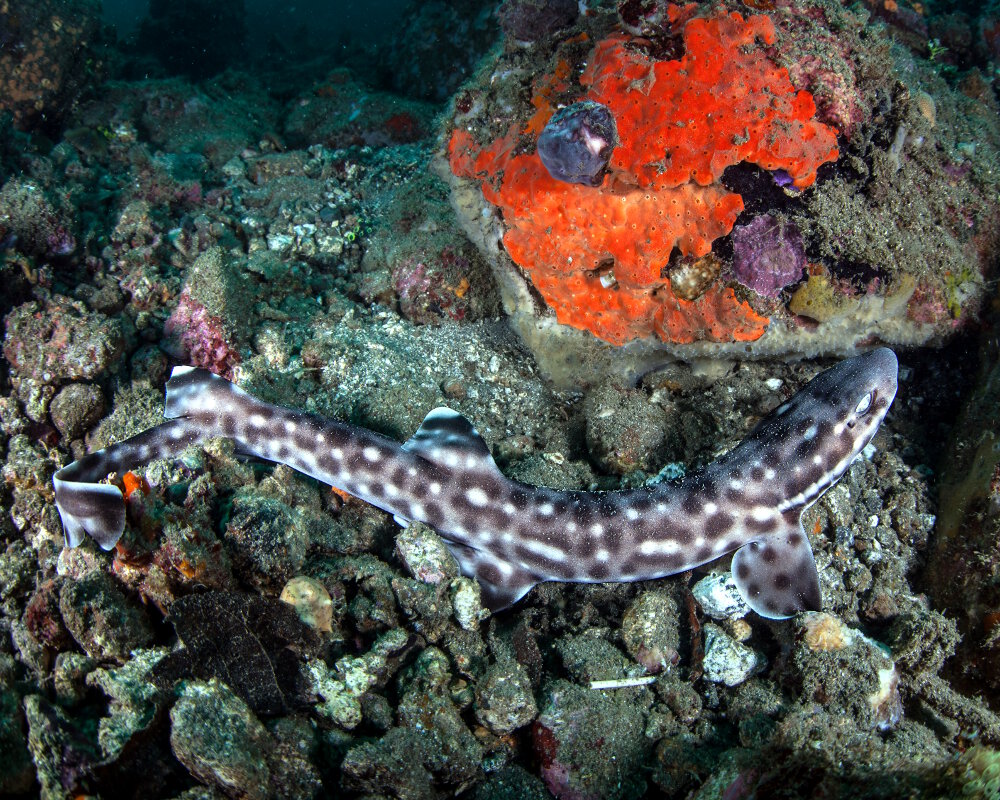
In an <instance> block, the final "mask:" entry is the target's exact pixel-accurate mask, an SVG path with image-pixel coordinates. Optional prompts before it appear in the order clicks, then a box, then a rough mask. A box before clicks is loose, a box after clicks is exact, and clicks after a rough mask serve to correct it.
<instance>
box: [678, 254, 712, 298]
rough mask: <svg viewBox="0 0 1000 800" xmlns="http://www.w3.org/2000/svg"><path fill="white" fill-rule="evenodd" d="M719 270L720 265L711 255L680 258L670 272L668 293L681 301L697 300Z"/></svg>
mask: <svg viewBox="0 0 1000 800" xmlns="http://www.w3.org/2000/svg"><path fill="white" fill-rule="evenodd" d="M721 270H722V264H721V263H720V262H719V259H717V258H716V257H715V256H714V255H713V254H712V253H709V254H708V255H707V256H702V257H701V258H694V259H691V258H682V259H681V260H680V261H679V262H678V263H677V265H676V266H674V267H673V268H671V270H670V291H672V292H673V293H674V294H675V295H677V297H680V298H681V299H682V300H697V299H698V298H699V297H701V296H702V295H703V294H704V293H705V290H706V289H708V287H709V286H711V285H712V284H713V283H714V282H715V279H716V278H717V277H719V272H720V271H721Z"/></svg>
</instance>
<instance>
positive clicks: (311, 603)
mask: <svg viewBox="0 0 1000 800" xmlns="http://www.w3.org/2000/svg"><path fill="white" fill-rule="evenodd" d="M279 599H280V600H281V601H282V602H284V603H288V605H290V606H292V607H293V608H294V609H295V613H296V614H298V615H299V619H300V620H302V621H303V622H304V623H305V624H306V625H308V626H310V627H311V628H315V629H316V630H318V631H320V632H321V633H330V632H331V631H332V630H333V600H331V599H330V593H329V592H328V591H327V590H326V587H325V586H324V585H323V584H322V583H320V582H319V581H318V580H316V579H315V578H310V577H309V576H308V575H299V576H297V577H295V578H292V579H291V580H290V581H289V582H288V583H286V584H285V588H284V589H282V590H281V597H280V598H279Z"/></svg>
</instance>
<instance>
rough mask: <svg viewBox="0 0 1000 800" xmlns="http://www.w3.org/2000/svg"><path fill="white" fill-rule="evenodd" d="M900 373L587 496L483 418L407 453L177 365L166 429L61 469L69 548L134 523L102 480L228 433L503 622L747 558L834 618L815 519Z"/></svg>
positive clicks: (747, 577)
mask: <svg viewBox="0 0 1000 800" xmlns="http://www.w3.org/2000/svg"><path fill="white" fill-rule="evenodd" d="M897 373H898V364H897V360H896V356H895V354H894V353H893V352H892V351H891V350H889V349H887V348H878V349H876V350H872V351H870V352H868V353H864V354H862V355H859V356H855V357H854V358H849V359H846V360H844V361H841V362H840V363H838V364H836V365H835V366H833V367H831V368H830V369H828V370H826V371H825V372H822V373H820V374H819V375H817V376H816V377H815V378H814V379H813V380H812V381H811V382H810V383H809V384H807V385H806V386H805V387H804V388H803V389H802V390H801V391H799V392H798V393H797V394H795V395H793V396H792V397H791V398H790V399H789V400H788V401H786V402H785V403H783V404H782V405H781V406H779V407H778V408H777V409H775V410H774V411H773V412H772V413H771V414H769V415H768V416H767V417H765V418H764V419H763V420H762V421H761V422H760V423H759V424H758V425H757V426H756V428H754V429H753V430H752V431H751V432H750V433H749V434H748V435H747V437H746V438H745V439H744V440H743V441H742V442H741V443H740V444H739V445H737V446H736V447H735V448H734V449H732V450H730V451H729V452H728V453H726V454H725V455H723V456H721V457H720V458H719V459H717V460H716V461H714V462H712V463H711V464H709V465H708V466H706V467H705V468H704V469H702V470H699V471H697V472H693V473H691V474H689V475H687V476H686V477H685V478H683V479H682V480H680V481H679V482H675V483H661V484H657V485H654V486H645V487H641V488H637V489H627V490H620V491H606V492H586V491H564V490H556V489H549V488H546V487H542V486H531V485H527V484H523V483H520V482H518V481H515V480H512V479H510V478H507V477H505V476H504V475H503V474H502V473H501V472H500V469H499V468H498V467H497V465H496V463H495V462H494V460H493V457H492V456H491V454H490V451H489V448H488V447H487V445H486V443H485V441H483V439H482V438H481V437H480V436H479V434H478V433H477V432H476V430H475V428H474V427H473V426H472V424H471V423H470V422H469V421H468V420H467V419H465V417H463V416H461V415H460V414H458V413H457V412H455V411H452V410H451V409H448V408H437V409H434V410H433V411H431V412H430V413H429V414H428V415H427V417H426V418H425V419H424V421H423V423H422V424H421V425H420V427H419V428H418V429H417V431H416V433H414V435H413V436H412V437H411V438H410V439H409V440H408V441H407V442H405V443H404V444H402V445H400V444H399V443H398V442H395V441H393V440H392V439H389V438H387V437H384V436H381V435H380V434H377V433H374V432H372V431H369V430H366V429H364V428H359V427H355V426H351V425H347V424H345V423H341V422H338V421H335V420H329V419H324V418H321V417H318V416H315V415H310V414H307V413H304V412H300V411H294V410H291V409H287V408H283V407H280V406H276V405H272V404H269V403H265V402H263V401H261V400H258V399H257V398H255V397H253V396H252V395H250V394H248V393H247V392H245V391H243V390H242V389H240V388H239V387H237V386H235V385H234V384H232V383H230V382H229V381H227V380H225V379H223V378H220V377H218V376H216V375H213V374H212V373H210V372H208V371H206V370H202V369H195V368H192V367H177V368H175V369H174V371H173V373H172V374H171V377H170V380H169V381H168V382H167V393H166V407H165V411H164V415H165V416H166V417H167V419H168V421H167V422H164V423H163V424H161V425H158V426H156V427H154V428H151V429H149V430H147V431H144V432H143V433H140V434H138V435H137V436H134V437H132V438H130V439H126V440H124V441H122V442H119V443H117V444H114V445H111V446H110V447H107V448H105V449H103V450H100V451H97V452H94V453H91V454H89V455H87V456H84V457H83V458H81V459H79V460H77V461H74V462H73V463H71V464H69V465H67V466H65V467H63V468H62V469H60V470H59V471H58V472H57V473H56V474H55V476H54V478H53V484H54V488H55V497H56V505H57V507H58V510H59V514H60V516H61V518H62V522H63V527H64V531H65V535H66V543H67V545H68V546H70V547H75V546H77V545H78V544H80V542H82V541H83V539H84V537H85V536H87V535H89V536H91V537H92V538H93V539H94V540H95V541H96V542H97V543H98V544H99V545H100V546H101V547H102V548H104V549H105V550H110V549H111V548H112V547H114V545H115V544H116V543H117V541H118V539H119V537H120V536H121V535H122V532H123V531H124V528H125V504H124V498H123V496H122V492H121V490H119V489H118V487H117V486H115V485H113V484H108V483H100V481H101V480H103V479H104V478H106V477H107V476H108V475H109V474H110V473H113V472H123V471H125V470H127V469H132V468H137V467H139V466H142V465H143V464H146V463H148V462H150V461H153V460H156V459H159V458H166V457H173V456H176V455H177V454H178V453H180V452H181V451H182V450H183V449H184V448H185V447H188V446H189V445H192V444H196V443H198V442H201V441H204V440H206V439H210V438H215V437H228V438H230V439H233V440H234V441H235V442H236V445H237V449H238V451H239V452H240V453H242V454H245V455H250V456H255V457H258V458H261V459H265V460H268V461H273V462H277V463H282V464H286V465H288V466H289V467H291V468H292V469H295V470H297V471H298V472H302V473H304V474H306V475H310V476H312V477H313V478H315V479H316V480H318V481H321V482H323V483H326V484H328V485H330V486H333V487H336V488H337V489H340V490H342V491H344V492H348V493H349V494H352V495H355V496H357V497H360V498H362V499H363V500H365V501H367V502H369V503H371V504H373V505H375V506H377V507H379V508H381V509H383V510H385V511H387V512H389V513H391V514H392V515H393V516H394V517H395V519H396V521H397V522H399V523H400V524H401V525H404V526H405V525H406V524H408V523H409V522H411V521H419V522H423V523H426V524H427V525H429V526H431V527H432V528H434V529H435V530H437V531H438V532H439V533H440V535H441V536H442V537H443V538H444V540H445V541H446V542H447V544H448V546H449V548H450V549H451V551H452V553H453V554H454V555H455V557H456V558H457V560H458V562H459V564H460V566H461V569H462V571H463V573H465V574H466V575H471V576H474V577H475V578H476V579H477V580H478V581H479V582H480V584H481V585H482V587H483V592H484V598H485V599H486V601H487V602H488V604H489V605H490V606H491V607H492V608H493V609H495V610H496V609H500V608H504V607H506V606H509V605H512V604H513V603H515V602H517V601H518V600H519V599H521V598H522V597H523V596H524V595H525V594H526V593H527V592H528V591H529V590H530V589H531V588H532V587H533V586H534V585H535V584H536V583H539V582H541V581H576V582H588V583H595V582H603V581H635V580H647V579H653V578H661V577H664V576H667V575H672V574H675V573H678V572H683V571H685V570H688V569H691V568H692V567H696V566H698V565H701V564H704V563H707V562H710V561H714V560H716V559H718V558H720V557H722V556H724V555H727V554H728V553H733V552H735V555H734V556H733V562H732V571H733V577H734V579H735V583H736V585H737V587H738V589H739V591H740V594H741V595H742V596H743V598H744V599H745V600H746V601H747V603H748V604H749V605H750V607H751V608H752V609H753V610H754V611H756V612H757V613H758V614H760V615H762V616H764V617H768V618H773V619H781V618H785V617H788V616H791V615H792V614H794V613H796V612H798V611H802V610H819V608H820V607H821V602H822V601H821V596H820V586H819V577H818V574H817V571H816V564H815V561H814V559H813V554H812V549H811V547H810V544H809V539H808V537H807V536H806V534H805V532H804V531H803V529H802V524H801V519H800V518H801V516H802V512H803V511H804V510H805V509H806V508H808V507H809V506H810V505H811V504H812V503H814V502H815V501H816V500H817V499H819V497H820V496H822V494H823V493H824V492H825V491H826V490H827V489H829V488H830V487H831V486H833V485H834V484H835V483H837V481H839V480H840V478H841V477H842V476H843V475H844V473H845V472H846V471H847V469H848V467H849V466H850V465H851V463H852V462H853V461H854V459H855V458H856V457H857V456H858V455H859V454H860V452H861V451H862V450H863V449H864V447H865V446H866V445H867V444H868V443H869V442H870V441H871V439H872V437H873V436H874V435H875V433H876V432H877V431H878V428H879V426H880V425H881V423H882V420H883V418H884V417H885V414H886V412H887V411H888V409H889V406H890V405H891V403H892V401H893V398H894V397H895V393H896V385H897Z"/></svg>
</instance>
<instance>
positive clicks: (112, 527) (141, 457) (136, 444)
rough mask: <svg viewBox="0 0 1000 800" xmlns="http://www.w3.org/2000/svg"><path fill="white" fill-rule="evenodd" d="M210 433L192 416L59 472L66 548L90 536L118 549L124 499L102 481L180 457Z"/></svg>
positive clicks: (56, 481)
mask: <svg viewBox="0 0 1000 800" xmlns="http://www.w3.org/2000/svg"><path fill="white" fill-rule="evenodd" d="M206 435H210V432H207V431H205V430H204V429H202V428H199V427H198V426H196V425H194V424H192V423H191V422H188V420H185V419H175V420H170V421H169V422H164V423H163V424H162V425H157V426H156V427H155V428H150V429H149V430H146V431H143V432H142V433H140V434H138V435H136V436H133V437H131V438H130V439H125V440H124V441H121V442H118V443H117V444H113V445H111V446H110V447H107V448H105V449H104V450H98V451H97V452H96V453H91V454H90V455H87V456H84V457H83V458H81V459H79V460H78V461H74V462H73V463H72V464H68V465H67V466H65V467H63V468H62V469H61V470H59V471H58V472H56V474H55V475H54V476H53V477H52V487H53V488H54V489H55V494H56V508H57V509H58V510H59V517H60V519H62V523H63V532H64V533H65V535H66V546H67V547H76V546H77V545H78V544H80V542H82V541H83V538H84V535H87V536H90V537H91V538H92V539H93V540H94V541H96V542H97V543H98V544H99V545H100V546H101V547H102V548H104V549H105V550H110V549H111V548H112V547H114V546H115V544H116V543H117V542H118V539H119V538H121V535H122V532H123V531H124V530H125V498H124V496H123V495H122V493H121V490H120V489H119V488H118V487H117V486H114V485H112V484H109V483H100V481H102V480H104V479H105V478H106V477H108V475H110V474H111V473H112V472H117V473H122V472H125V471H126V470H130V469H135V468H137V467H141V466H143V465H144V464H148V463H149V462H150V461H154V460H156V459H158V458H166V457H167V456H173V455H176V454H177V453H179V452H181V451H182V450H183V449H184V448H185V447H187V446H188V445H190V444H194V443H195V442H198V441H201V440H202V439H203V438H205V436H206Z"/></svg>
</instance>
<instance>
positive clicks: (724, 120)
mask: <svg viewBox="0 0 1000 800" xmlns="http://www.w3.org/2000/svg"><path fill="white" fill-rule="evenodd" d="M694 13H695V7H694V6H677V5H671V6H669V15H670V25H671V26H672V30H673V32H674V34H675V35H677V36H679V37H682V38H683V55H682V56H680V57H679V58H676V59H673V60H657V59H656V58H654V57H652V56H650V55H648V54H647V53H645V52H644V51H643V49H642V47H641V41H642V40H639V39H634V38H632V37H630V36H628V35H625V34H615V35H612V36H609V37H608V38H606V39H604V40H602V41H600V42H598V43H597V44H596V45H595V47H594V48H593V50H592V52H591V53H590V56H589V57H588V59H587V64H588V66H587V68H586V69H585V70H584V72H583V73H582V75H581V76H580V84H581V87H582V88H584V89H585V90H586V93H585V95H584V96H583V98H582V99H584V100H588V101H593V102H595V103H600V104H602V105H603V106H605V107H607V108H608V109H609V110H610V111H611V113H612V114H613V116H614V118H615V121H616V123H617V126H618V133H619V140H620V142H619V145H618V147H616V148H615V150H614V152H613V153H612V156H611V161H610V165H609V166H610V172H609V174H608V176H607V177H606V178H605V179H604V181H603V183H602V184H601V185H600V186H597V187H589V186H582V185H579V184H569V183H565V182H562V181H557V180H555V179H553V178H552V177H551V176H550V175H549V173H548V171H547V170H546V169H545V167H544V166H543V165H542V163H541V160H540V159H539V157H538V155H537V153H535V152H524V149H525V148H524V147H523V141H522V140H523V136H524V134H530V133H532V132H534V131H537V129H538V120H537V119H535V117H537V116H538V114H536V115H535V116H533V117H532V119H531V120H529V121H528V124H527V126H519V125H518V124H517V123H515V124H514V125H513V126H512V127H511V128H510V130H509V131H508V132H507V133H506V135H504V136H502V137H500V138H498V139H496V140H495V141H493V142H492V143H490V144H487V145H485V146H480V145H479V144H478V143H477V142H476V140H475V138H474V136H473V135H472V134H471V133H470V132H469V131H467V130H463V129H461V128H458V129H456V130H455V131H454V133H453V135H452V138H451V142H450V146H449V154H450V163H451V169H452V171H453V172H454V173H455V174H456V175H458V176H462V177H468V178H473V179H477V180H480V181H482V190H483V195H484V197H485V198H486V200H487V201H489V202H490V203H492V204H493V205H495V206H496V207H498V208H499V209H500V210H501V211H502V213H503V219H504V223H505V226H506V233H505V234H504V237H503V243H504V245H505V247H506V249H507V252H508V253H509V254H510V256H511V258H512V259H513V260H514V261H515V262H516V263H517V264H518V265H519V266H520V267H521V268H522V269H524V270H525V272H526V273H527V275H528V277H529V278H530V280H531V282H532V283H533V284H534V286H535V288H536V289H537V290H538V291H539V292H540V293H541V295H542V297H543V298H544V300H545V302H546V303H547V304H548V305H549V306H550V307H551V308H552V309H553V310H554V311H555V314H556V317H557V319H558V320H559V322H561V323H563V324H567V325H571V326H573V327H576V328H582V329H585V330H589V331H591V332H592V333H594V334H595V335H596V336H598V337H600V338H601V339H604V340H605V341H609V342H612V343H615V344H622V343H625V342H628V341H630V340H632V339H636V338H644V337H649V336H651V335H656V336H658V337H659V338H660V339H662V340H664V341H669V342H677V343H684V342H693V341H697V340H701V339H708V340H711V341H752V340H754V339H757V338H759V337H760V336H761V335H762V334H763V333H764V331H765V329H766V327H767V324H768V319H767V318H766V317H763V316H760V315H759V314H757V313H756V312H755V311H754V310H753V309H752V308H751V307H750V306H749V305H748V304H747V303H745V302H743V301H741V300H740V299H738V298H737V297H736V295H735V293H734V292H733V291H732V289H729V288H726V287H724V286H720V285H718V284H714V285H712V286H710V287H708V288H707V289H706V291H705V292H704V293H703V294H702V295H701V296H700V297H698V298H696V299H694V300H685V299H682V298H680V297H678V296H677V295H676V294H675V293H674V292H673V291H672V290H671V287H670V280H669V278H667V277H665V272H666V270H665V267H666V266H667V264H668V261H669V260H670V257H671V254H672V252H673V251H674V249H675V248H676V249H677V250H678V251H679V252H680V254H681V255H682V256H695V257H698V256H704V255H706V254H707V253H709V252H710V251H711V248H712V243H713V242H714V241H715V240H716V239H718V238H719V237H721V236H725V235H726V234H728V233H729V232H730V231H731V230H732V227H733V225H734V223H735V221H736V218H737V216H738V215H739V214H740V212H741V211H742V210H743V200H742V198H741V197H740V195H738V194H736V193H734V192H731V191H729V190H728V189H727V188H725V187H724V186H723V185H722V184H721V182H720V178H721V177H722V173H723V171H724V170H725V169H726V168H727V167H729V166H732V165H734V164H738V163H740V162H743V161H749V162H752V163H755V164H757V165H759V166H760V167H762V168H764V169H767V170H773V171H779V170H780V171H781V172H782V173H783V177H785V176H787V178H790V180H791V182H792V183H793V184H794V185H795V187H797V188H800V189H801V188H805V187H807V186H810V185H811V184H812V183H813V182H814V181H815V179H816V170H817V169H818V168H819V166H820V165H822V164H823V163H826V162H828V161H833V160H835V159H836V158H837V156H838V149H837V144H836V132H835V131H834V130H833V129H832V128H830V127H828V126H826V125H824V124H822V123H820V122H818V121H817V120H815V119H814V114H815V110H816V107H815V103H814V102H813V98H812V96H811V95H810V94H809V93H808V92H806V91H796V89H795V88H794V87H793V86H792V83H791V81H790V79H789V77H788V72H787V70H785V69H784V68H781V67H778V66H776V65H775V64H774V63H773V62H772V61H771V60H770V58H769V57H768V55H767V53H766V51H765V50H764V49H763V48H762V47H761V46H759V45H760V44H763V45H769V44H773V43H774V41H775V36H776V35H775V30H774V26H773V24H772V22H771V20H770V19H769V18H768V17H765V16H760V15H754V16H750V17H748V18H746V19H744V18H743V17H742V16H741V15H739V14H737V13H724V12H715V13H712V14H711V15H709V16H707V17H696V16H694ZM556 78H558V76H554V77H553V78H552V79H548V80H547V79H545V78H542V79H540V80H539V81H538V82H536V86H537V87H539V89H538V91H540V92H545V91H547V88H546V87H548V88H549V89H550V88H551V86H552V84H553V81H554V80H555V79H556ZM536 100H537V102H536V101H535V100H533V105H534V107H535V108H538V109H540V110H544V109H545V107H546V106H547V105H548V98H546V97H543V98H536Z"/></svg>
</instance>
